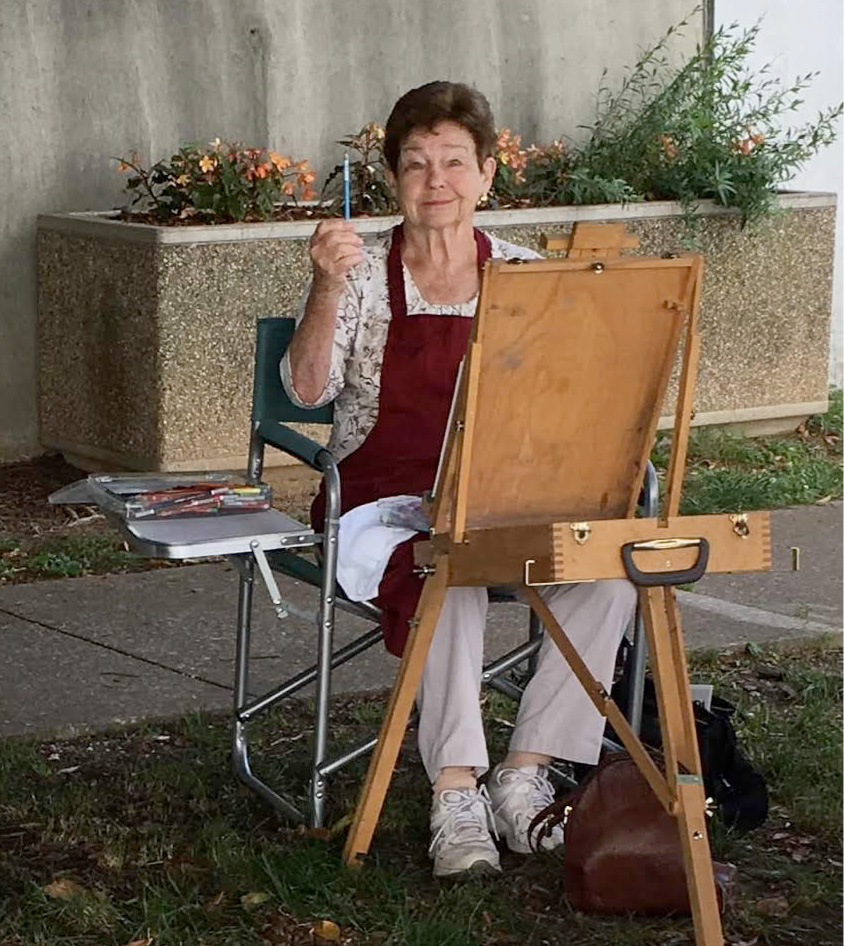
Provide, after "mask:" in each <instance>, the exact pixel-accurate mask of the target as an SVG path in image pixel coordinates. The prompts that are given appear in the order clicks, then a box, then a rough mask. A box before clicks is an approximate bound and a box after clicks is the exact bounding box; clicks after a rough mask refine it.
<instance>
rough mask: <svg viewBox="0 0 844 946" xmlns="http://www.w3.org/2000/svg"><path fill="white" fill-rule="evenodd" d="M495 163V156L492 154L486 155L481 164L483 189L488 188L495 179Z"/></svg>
mask: <svg viewBox="0 0 844 946" xmlns="http://www.w3.org/2000/svg"><path fill="white" fill-rule="evenodd" d="M496 167H497V164H496V162H495V158H493V157H492V156H490V157H488V158H487V159H486V160H485V161H484V163H483V165H482V166H481V177H482V178H483V180H484V190H489V189H490V187H492V182H493V180H495V169H496Z"/></svg>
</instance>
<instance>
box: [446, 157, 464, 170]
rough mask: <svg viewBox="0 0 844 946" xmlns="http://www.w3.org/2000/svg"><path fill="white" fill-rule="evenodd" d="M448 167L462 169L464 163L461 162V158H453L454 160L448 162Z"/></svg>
mask: <svg viewBox="0 0 844 946" xmlns="http://www.w3.org/2000/svg"><path fill="white" fill-rule="evenodd" d="M448 166H449V167H450V168H459V167H462V166H463V162H462V161H461V160H460V158H452V159H451V160H450V161H449V162H448Z"/></svg>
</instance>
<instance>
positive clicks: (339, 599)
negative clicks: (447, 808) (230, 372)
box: [232, 318, 658, 828]
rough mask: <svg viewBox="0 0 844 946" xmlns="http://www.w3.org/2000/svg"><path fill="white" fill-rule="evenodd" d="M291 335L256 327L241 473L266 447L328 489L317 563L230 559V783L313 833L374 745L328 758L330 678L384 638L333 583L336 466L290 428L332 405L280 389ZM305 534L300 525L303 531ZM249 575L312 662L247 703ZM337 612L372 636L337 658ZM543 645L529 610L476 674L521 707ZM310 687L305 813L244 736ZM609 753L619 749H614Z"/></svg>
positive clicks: (634, 652)
mask: <svg viewBox="0 0 844 946" xmlns="http://www.w3.org/2000/svg"><path fill="white" fill-rule="evenodd" d="M294 329H295V322H294V320H293V319H290V318H265V319H261V320H260V321H259V322H258V326H257V344H256V356H255V378H254V388H253V400H252V431H251V441H250V446H249V468H248V475H249V479H250V481H251V482H258V481H260V479H261V476H262V473H263V465H264V452H265V449H266V448H267V447H268V446H269V447H274V448H276V449H278V450H282V451H284V452H285V453H287V454H288V455H290V456H292V457H295V458H296V459H298V460H300V461H301V462H302V463H305V464H306V465H307V466H309V467H310V468H312V469H314V470H317V471H319V472H320V473H321V474H322V477H323V479H324V481H325V489H326V500H327V505H326V516H325V526H324V530H323V533H322V535H321V536H319V535H314V536H310V537H308V541H307V542H306V543H304V544H303V547H302V548H303V550H304V548H307V547H309V546H310V547H316V548H317V549H318V550H319V551H318V554H317V556H316V560H313V559H311V558H307V557H305V556H304V555H302V554H300V553H299V552H297V551H293V550H290V549H288V548H281V549H277V550H275V551H270V552H267V553H264V552H263V551H262V550H261V549H260V548H255V549H253V554H251V555H249V556H240V557H238V559H237V560H235V563H236V565H237V567H238V571H239V573H240V582H239V596H238V622H237V653H236V663H235V723H234V736H233V742H232V760H233V764H234V769H235V772H236V773H237V776H238V777H239V778H240V779H241V780H242V781H243V782H244V783H245V784H246V785H248V786H249V787H250V788H252V789H253V790H255V791H256V792H257V793H258V794H259V795H260V796H261V797H262V798H264V799H265V800H266V801H267V802H269V803H270V804H271V805H272V806H273V807H274V808H275V809H276V811H277V812H278V813H279V814H280V815H283V816H285V817H289V818H294V819H296V820H300V821H307V822H308V823H309V824H310V826H311V827H314V828H319V827H322V826H323V823H324V818H325V799H326V787H327V783H328V780H329V778H330V777H331V776H332V775H333V774H334V773H335V772H337V771H338V770H339V769H341V768H342V767H344V766H345V765H348V764H349V763H351V762H353V761H354V760H355V759H358V758H360V757H362V756H364V755H366V754H367V753H369V752H370V751H371V750H372V749H373V748H374V746H375V744H376V742H377V737H374V736H373V738H371V739H369V740H368V741H366V742H364V743H363V744H361V745H359V746H357V747H355V748H354V749H352V750H351V751H347V752H345V753H343V754H341V755H337V756H334V757H332V756H331V755H330V752H329V732H330V730H329V716H330V713H329V710H330V698H331V674H332V672H333V671H334V670H335V669H336V668H337V667H340V666H341V665H342V664H345V663H346V662H347V661H350V660H352V659H353V658H355V657H357V656H358V655H359V654H361V653H363V652H364V651H366V650H368V649H369V648H370V647H373V646H375V645H376V644H378V643H379V642H380V641H381V639H382V633H381V630H380V628H379V627H378V622H379V612H378V609H377V608H376V607H374V606H373V605H371V604H368V603H359V602H353V601H350V600H349V599H348V598H347V597H346V596H345V595H344V594H343V591H342V589H341V588H340V587H339V586H338V585H337V581H336V575H337V536H338V519H339V511H340V495H341V492H340V491H341V483H340V476H339V473H338V468H337V461H336V460H335V458H334V456H333V455H332V454H331V452H330V451H329V450H327V449H326V448H325V447H324V446H322V445H321V444H319V443H316V442H315V441H313V440H311V439H310V438H308V437H305V436H303V435H302V434H301V433H299V432H298V431H296V430H294V429H292V428H291V427H289V426H287V424H289V423H298V422H305V423H310V424H314V423H318V424H330V423H331V422H332V408H331V405H327V406H325V407H321V408H317V409H314V410H305V409H302V408H300V407H297V406H296V405H295V404H293V403H292V402H291V401H290V399H289V398H288V397H287V395H286V393H285V391H284V389H283V387H282V385H281V379H280V375H279V363H280V361H281V358H282V356H283V354H284V352H285V350H286V348H287V346H288V344H289V343H290V339H291V338H292V336H293V332H294ZM657 503H658V492H657V481H656V473H655V471H654V469H653V467H652V466H651V465H650V464H648V470H647V474H646V478H645V486H644V489H643V494H642V497H641V498H640V507H641V510H642V514H643V515H645V516H653V515H655V514H656V509H657ZM305 528H306V527H304V526H303V529H305ZM256 568H257V570H258V573H259V575H260V577H261V578H262V579H263V581H264V583H265V584H266V586H267V590H268V591H269V594H270V598H271V600H272V602H273V605H274V607H275V610H276V613H277V615H278V616H279V617H280V618H281V617H284V616H286V614H287V613H288V612H289V613H294V614H297V615H298V616H299V617H303V618H305V619H306V620H308V622H312V623H313V624H314V625H315V626H314V631H315V637H316V663H315V664H314V665H313V666H312V667H310V668H309V669H307V670H304V671H302V672H300V673H297V674H296V675H295V676H293V677H291V678H290V679H289V680H287V681H285V682H283V683H280V684H279V685H278V686H277V687H275V688H273V689H272V690H270V691H269V692H267V693H265V694H264V695H262V696H260V697H258V698H255V699H250V698H249V696H248V690H249V659H250V640H251V616H252V605H253V587H254V582H255V577H256V576H255V570H256ZM276 573H277V574H281V575H284V576H287V577H289V578H293V579H296V580H298V581H302V582H305V583H307V584H308V585H312V586H314V587H315V588H317V589H319V604H318V607H317V609H316V611H315V612H304V611H301V610H300V609H298V608H297V607H296V606H294V605H293V604H292V603H290V602H286V601H284V600H283V599H282V597H281V594H280V592H279V589H278V585H277V583H276V581H275V577H274V575H275V574H276ZM490 600H491V601H513V600H515V599H514V598H513V596H512V595H509V594H508V593H507V592H506V591H505V590H501V591H496V590H494V589H491V592H490ZM337 608H340V609H341V610H344V611H347V612H349V613H351V614H353V615H356V616H358V617H362V618H365V619H367V620H369V621H371V623H372V628H371V629H370V630H368V631H366V632H365V633H363V634H361V635H360V636H359V637H357V638H356V639H355V640H353V641H351V642H350V643H348V644H345V645H344V646H343V647H340V648H338V649H336V650H335V649H334V614H335V610H336V609H337ZM638 625H639V619H638V617H637V619H636V628H635V631H634V634H633V640H632V644H630V645H629V647H628V650H629V652H628V653H627V655H626V657H625V660H624V669H623V673H622V686H621V690H622V693H623V695H622V697H621V699H620V701H619V702H620V704H621V705H622V708H623V709H624V710H625V712H626V714H627V717H628V719H629V720H630V722H631V724H632V725H633V727H634V728H635V729H636V730H637V731H638V727H639V722H640V720H641V708H642V698H643V687H644V676H645V661H646V653H645V647H644V634H642V633H640V630H639V627H638ZM541 641H542V627H541V625H540V622H539V620H538V619H537V617H536V615H535V614H534V613H533V612H531V614H530V621H529V625H528V633H527V640H526V641H525V642H524V643H523V644H521V645H519V646H517V647H515V648H514V649H513V650H511V651H510V652H509V653H507V654H505V655H504V656H502V657H499V658H498V659H496V660H494V661H493V662H491V663H489V664H488V665H486V666H485V667H484V669H483V675H482V682H483V683H485V684H487V685H489V686H492V687H494V688H495V689H497V690H499V691H501V692H502V693H505V694H506V695H508V696H510V697H513V698H514V699H516V700H518V699H519V698H520V696H521V694H522V687H521V686H520V685H519V683H518V682H517V681H516V680H515V679H514V678H513V675H512V674H511V671H513V670H515V669H516V668H519V667H521V666H523V665H524V666H526V668H527V671H528V673H530V672H532V669H533V665H534V661H535V659H536V654H537V652H538V650H539V647H540V644H541ZM312 683H314V684H315V688H316V694H315V721H314V739H313V746H312V758H311V763H310V780H309V785H308V799H307V807H306V810H304V811H303V810H301V809H300V807H298V806H297V805H296V804H295V803H294V802H293V801H292V800H291V799H290V798H289V797H285V795H283V794H280V793H279V792H277V791H275V790H274V789H273V788H271V787H270V786H269V785H267V784H266V783H265V782H263V781H262V780H261V779H259V778H258V777H257V776H256V775H255V774H254V773H253V771H252V767H251V763H250V758H249V740H248V731H249V724H250V722H252V721H253V720H254V719H255V718H256V717H257V716H258V715H259V714H261V713H262V712H264V711H265V710H267V709H269V708H270V707H272V706H274V705H276V704H277V703H278V702H279V701H280V700H283V699H285V698H286V697H289V696H292V695H294V694H295V693H298V692H299V691H300V690H302V689H303V688H304V687H306V686H309V685H310V684H312ZM388 683H389V681H386V680H385V686H387V685H388ZM609 745H611V746H612V747H613V748H617V747H616V746H615V745H614V744H613V743H609Z"/></svg>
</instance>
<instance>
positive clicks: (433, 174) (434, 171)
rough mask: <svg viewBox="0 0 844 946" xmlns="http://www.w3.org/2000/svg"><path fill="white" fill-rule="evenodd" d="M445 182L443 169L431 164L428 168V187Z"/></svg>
mask: <svg viewBox="0 0 844 946" xmlns="http://www.w3.org/2000/svg"><path fill="white" fill-rule="evenodd" d="M444 183H445V174H444V173H443V169H442V168H439V167H436V166H434V165H431V167H429V168H428V187H442V186H443V184H444Z"/></svg>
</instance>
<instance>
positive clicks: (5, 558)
mask: <svg viewBox="0 0 844 946" xmlns="http://www.w3.org/2000/svg"><path fill="white" fill-rule="evenodd" d="M149 567H150V562H149V560H148V559H145V558H143V557H142V556H140V555H136V554H135V553H134V552H129V551H127V550H126V548H125V547H124V544H123V542H122V540H121V539H119V538H118V537H117V535H115V534H114V533H111V532H108V533H93V534H78V535H55V536H48V537H45V538H42V539H36V540H32V539H30V538H21V537H16V536H4V537H3V538H2V539H0V580H2V581H21V580H37V579H40V578H76V577H78V576H80V575H103V574H108V573H114V572H127V571H138V570H141V569H146V568H149Z"/></svg>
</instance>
